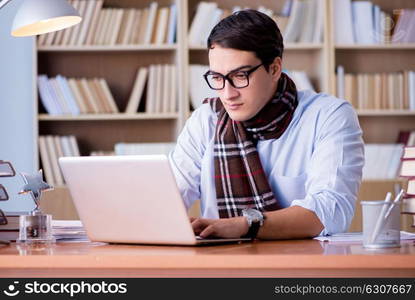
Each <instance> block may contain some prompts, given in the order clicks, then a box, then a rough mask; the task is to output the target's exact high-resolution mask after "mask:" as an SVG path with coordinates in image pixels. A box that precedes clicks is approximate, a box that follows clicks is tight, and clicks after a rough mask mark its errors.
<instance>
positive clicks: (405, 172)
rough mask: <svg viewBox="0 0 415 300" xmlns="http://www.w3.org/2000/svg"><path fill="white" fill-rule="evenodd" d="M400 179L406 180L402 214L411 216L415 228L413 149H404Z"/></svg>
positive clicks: (414, 157)
mask: <svg viewBox="0 0 415 300" xmlns="http://www.w3.org/2000/svg"><path fill="white" fill-rule="evenodd" d="M401 177H404V178H408V187H407V189H406V193H405V196H404V199H403V205H402V213H405V214H411V215H413V224H412V226H413V227H415V147H413V146H412V147H405V149H404V152H403V155H402V166H401Z"/></svg>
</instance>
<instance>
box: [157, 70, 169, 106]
mask: <svg viewBox="0 0 415 300" xmlns="http://www.w3.org/2000/svg"><path fill="white" fill-rule="evenodd" d="M171 82H172V78H171V72H170V65H163V87H162V93H161V94H162V95H161V101H160V108H159V111H160V112H161V113H169V112H170V106H169V105H170V103H169V101H172V99H171V98H172V95H171V93H172V89H171Z"/></svg>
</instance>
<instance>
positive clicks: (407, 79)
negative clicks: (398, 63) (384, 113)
mask: <svg viewBox="0 0 415 300" xmlns="http://www.w3.org/2000/svg"><path fill="white" fill-rule="evenodd" d="M336 83H337V92H336V94H337V96H338V97H339V98H342V99H346V100H348V101H349V102H351V103H352V104H353V106H354V107H355V108H358V109H406V110H415V72H414V71H403V72H393V73H371V74H368V73H358V74H347V73H346V74H345V72H344V68H343V67H342V66H338V67H337V74H336Z"/></svg>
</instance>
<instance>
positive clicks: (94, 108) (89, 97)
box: [79, 78, 102, 113]
mask: <svg viewBox="0 0 415 300" xmlns="http://www.w3.org/2000/svg"><path fill="white" fill-rule="evenodd" d="M79 87H81V91H82V92H83V95H84V99H85V100H86V101H87V103H89V105H90V107H91V112H92V113H101V112H102V110H101V108H100V106H99V103H98V102H97V101H96V99H95V98H94V96H93V94H92V92H91V90H90V89H89V85H88V80H87V79H86V78H81V79H80V80H79Z"/></svg>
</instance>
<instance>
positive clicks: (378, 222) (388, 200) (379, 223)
mask: <svg viewBox="0 0 415 300" xmlns="http://www.w3.org/2000/svg"><path fill="white" fill-rule="evenodd" d="M391 199H392V194H391V193H390V192H388V193H387V194H386V198H385V202H384V203H383V206H382V210H381V211H380V214H379V216H378V218H377V220H376V225H375V228H374V229H373V232H372V235H371V236H370V244H373V243H374V242H375V240H376V238H377V236H378V234H379V231H380V228H381V226H382V223H383V219H384V217H385V214H386V211H387V209H388V207H389V205H390V203H391Z"/></svg>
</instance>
